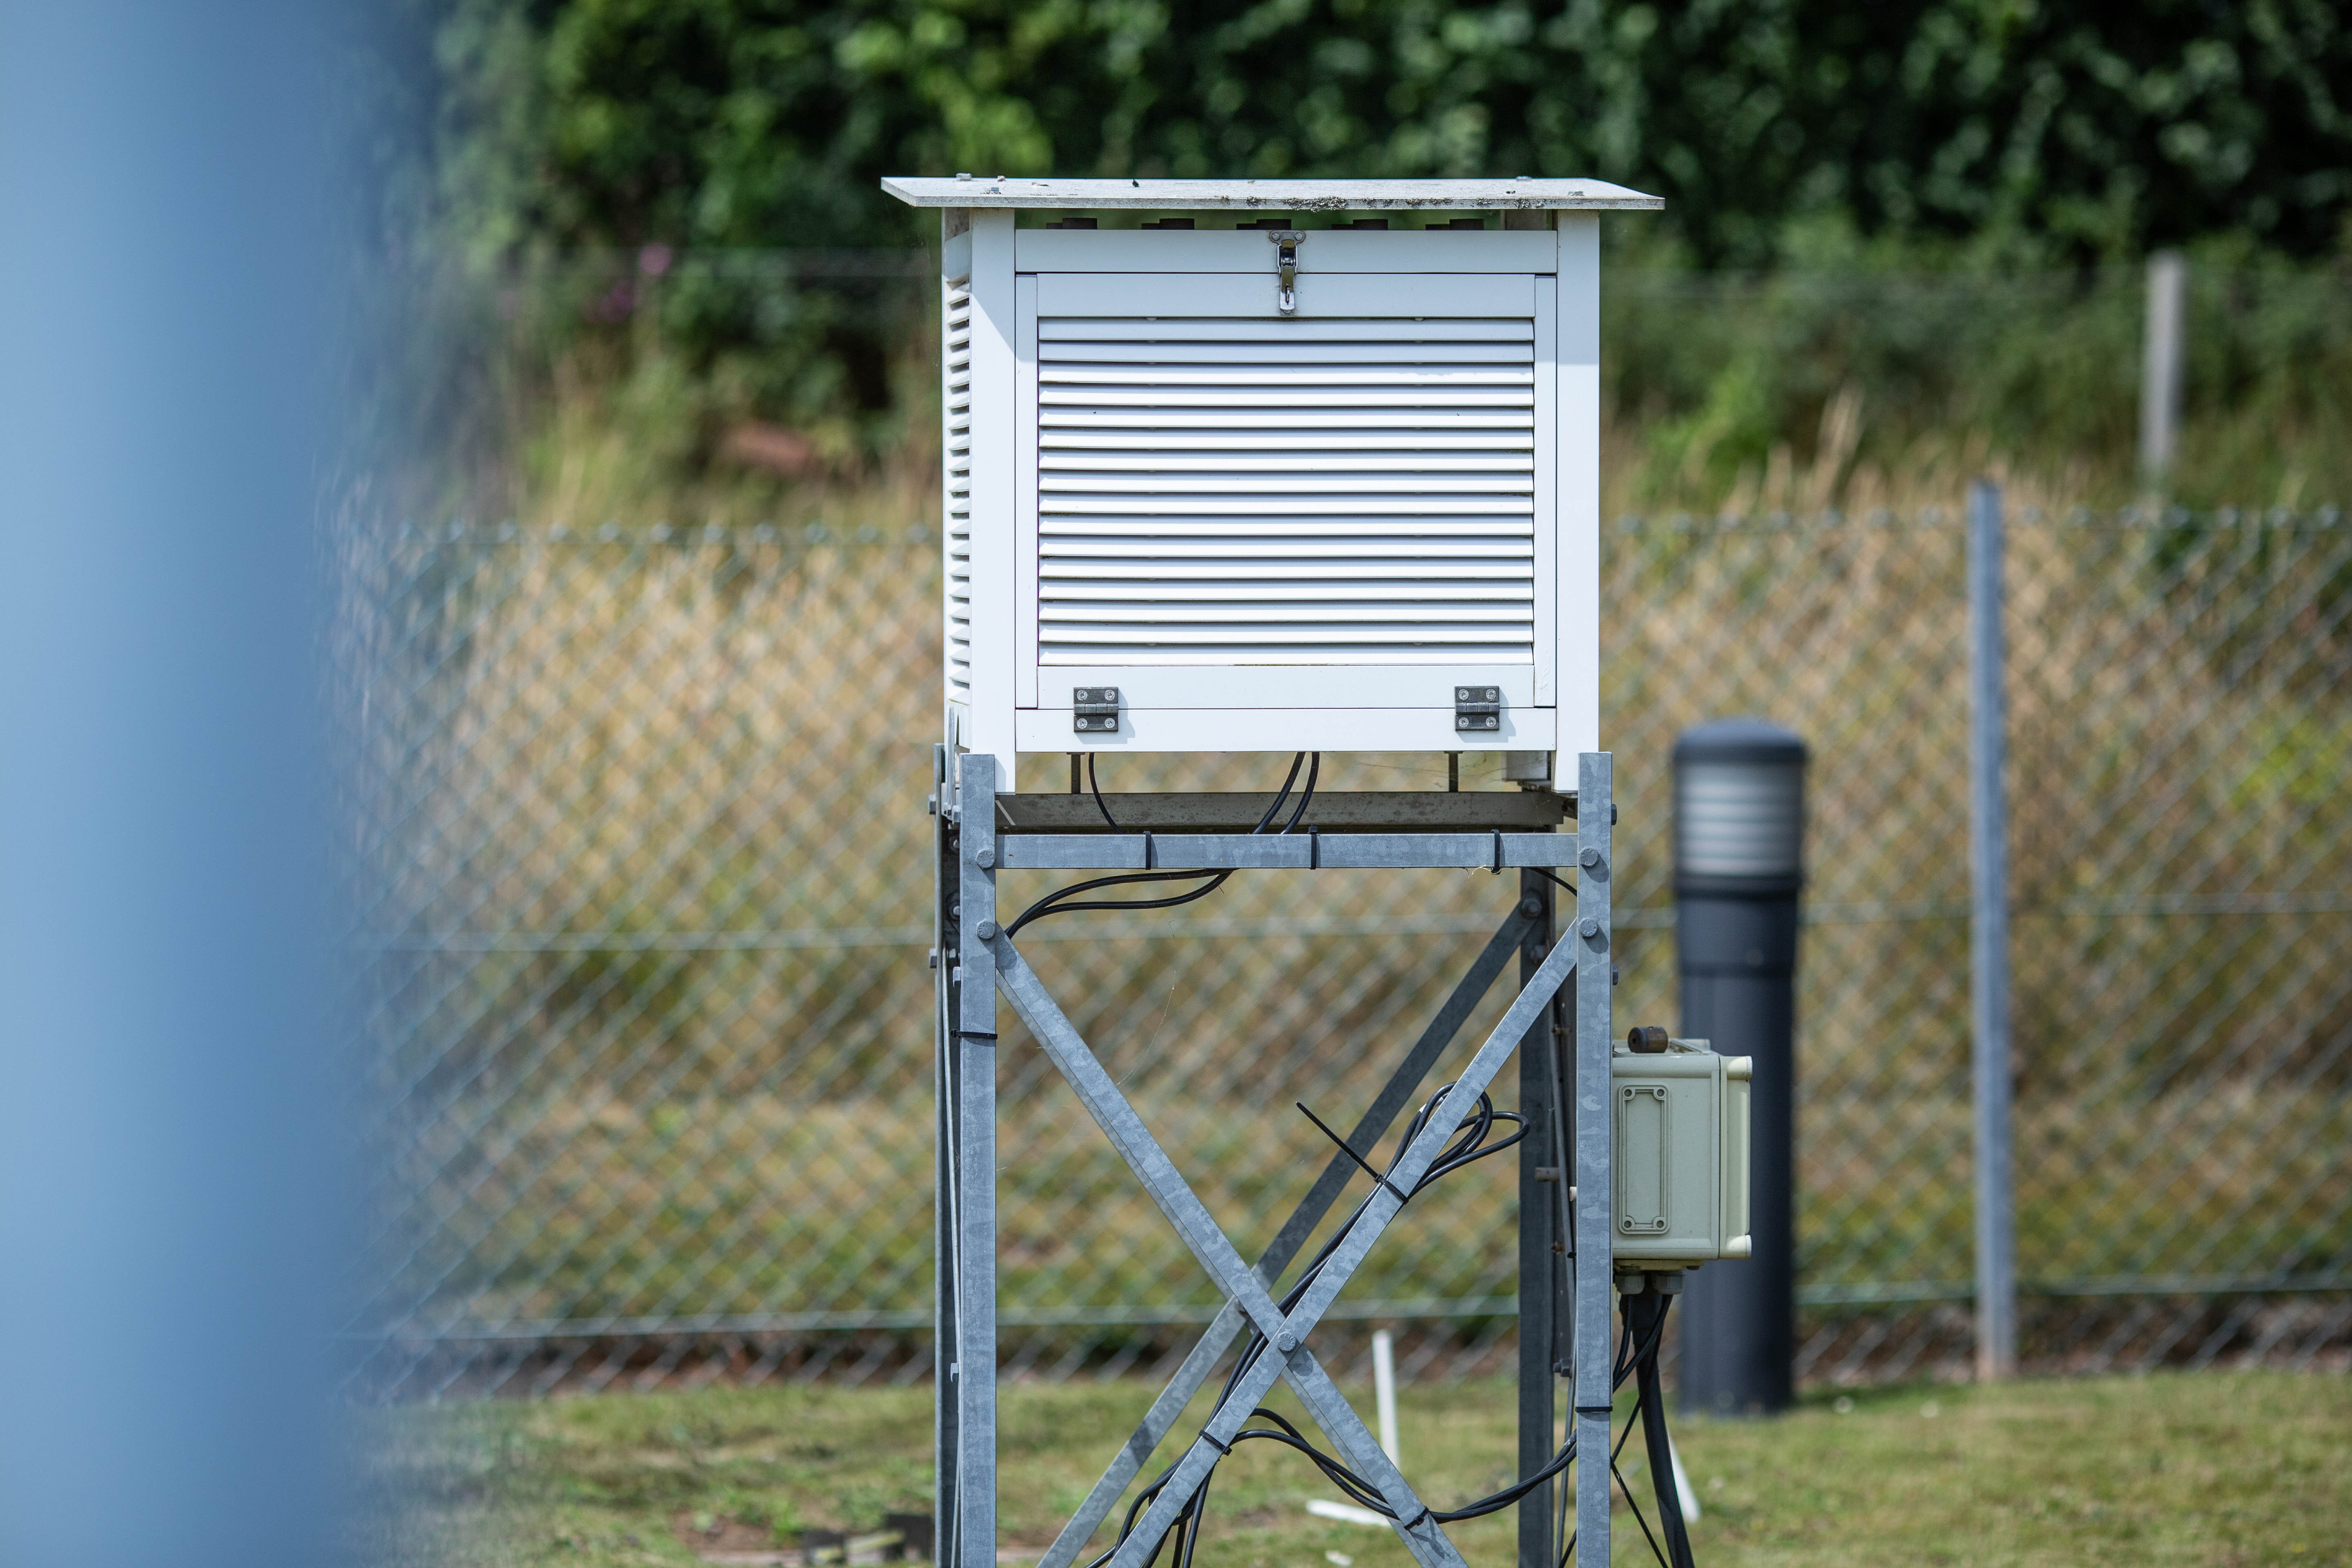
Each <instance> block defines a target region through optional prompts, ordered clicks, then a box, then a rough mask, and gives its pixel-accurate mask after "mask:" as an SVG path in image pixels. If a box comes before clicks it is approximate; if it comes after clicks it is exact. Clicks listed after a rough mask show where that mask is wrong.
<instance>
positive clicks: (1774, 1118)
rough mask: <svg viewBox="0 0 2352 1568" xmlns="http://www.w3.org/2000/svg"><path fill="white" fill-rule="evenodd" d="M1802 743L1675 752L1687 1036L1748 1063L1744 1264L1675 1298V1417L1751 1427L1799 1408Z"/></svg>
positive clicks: (1714, 743) (1707, 736)
mask: <svg viewBox="0 0 2352 1568" xmlns="http://www.w3.org/2000/svg"><path fill="white" fill-rule="evenodd" d="M1804 829H1805V743H1804V742H1803V741H1801V740H1800V739H1799V738H1798V737H1797V736H1796V735H1795V734H1794V733H1793V732H1791V731H1787V730H1783V729H1781V728H1780V726H1779V725H1777V724H1768V723H1765V722H1763V721H1759V720H1755V719H1721V720H1717V721H1715V722H1713V723H1709V724H1700V725H1696V726H1695V727H1694V728H1692V729H1689V730H1685V731H1683V733H1682V736H1681V738H1680V739H1679V740H1677V741H1676V742H1675V952H1676V956H1677V961H1678V963H1679V964H1680V967H1681V969H1682V1017H1683V1025H1682V1029H1683V1033H1684V1034H1685V1035H1688V1036H1691V1037H1694V1038H1701V1039H1709V1040H1712V1041H1714V1042H1715V1048H1716V1049H1717V1050H1718V1051H1721V1052H1723V1053H1724V1054H1726V1055H1727V1056H1743V1057H1749V1058H1754V1060H1755V1063H1756V1077H1755V1080H1754V1098H1753V1100H1751V1102H1750V1108H1749V1144H1748V1149H1749V1155H1748V1219H1749V1234H1750V1235H1751V1236H1752V1237H1754V1251H1753V1252H1752V1253H1751V1255H1750V1256H1749V1257H1748V1259H1747V1260H1746V1261H1744V1262H1729V1261H1727V1262H1720V1263H1711V1264H1708V1265H1707V1266H1706V1268H1700V1269H1697V1270H1695V1271H1694V1272H1693V1273H1692V1275H1691V1277H1690V1283H1689V1284H1688V1285H1687V1286H1686V1287H1685V1289H1684V1291H1683V1366H1682V1377H1681V1384H1682V1405H1683V1408H1684V1409H1685V1410H1689V1411H1696V1412H1701V1413H1704V1414H1706V1415H1769V1414H1771V1413H1772V1412H1774V1411H1776V1410H1785V1409H1787V1408H1788V1407H1789V1405H1790V1404H1791V1403H1793V1402H1794V1400H1795V1398H1796V1369H1795V1358H1796V1351H1797V1215H1796V1187H1797V1176H1796V1142H1797V1138H1796V1131H1797V1101H1796V1077H1797V1070H1796V1068H1797V1050H1796V1017H1797V1005H1796V991H1797V895H1798V893H1799V891H1800V890H1801V889H1802V887H1803V885H1804Z"/></svg>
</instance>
